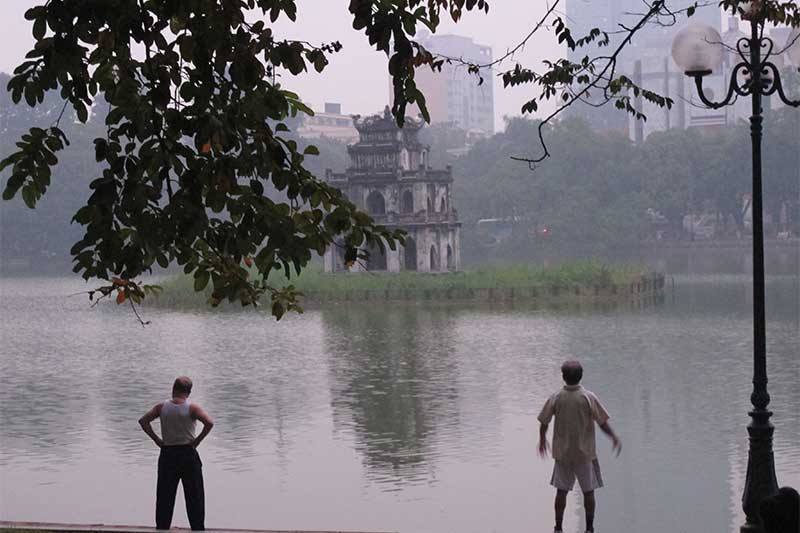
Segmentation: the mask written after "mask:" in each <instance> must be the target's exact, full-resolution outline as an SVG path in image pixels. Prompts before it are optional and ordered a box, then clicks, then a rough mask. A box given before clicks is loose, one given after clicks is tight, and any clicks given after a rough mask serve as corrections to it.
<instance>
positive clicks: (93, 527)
mask: <svg viewBox="0 0 800 533" xmlns="http://www.w3.org/2000/svg"><path fill="white" fill-rule="evenodd" d="M0 529H36V530H42V531H98V532H115V533H152V532H153V531H156V529H155V528H153V527H143V526H117V525H109V524H59V523H52V522H6V521H2V520H0ZM172 531H190V530H189V529H187V528H176V527H173V528H172ZM206 531H211V532H213V533H226V532H230V533H378V532H363V531H362V532H345V531H313V532H311V531H299V530H274V529H213V528H209V529H206Z"/></svg>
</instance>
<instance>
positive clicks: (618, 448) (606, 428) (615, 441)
mask: <svg viewBox="0 0 800 533" xmlns="http://www.w3.org/2000/svg"><path fill="white" fill-rule="evenodd" d="M599 425H600V429H601V430H603V433H605V434H606V435H608V436H609V438H611V443H612V448H613V449H614V451H615V452H616V453H617V457H619V454H620V452H622V442H621V441H620V440H619V437H617V434H616V433H614V430H613V429H611V426H610V425H608V420H606V421H605V422H603V423H602V424H599Z"/></svg>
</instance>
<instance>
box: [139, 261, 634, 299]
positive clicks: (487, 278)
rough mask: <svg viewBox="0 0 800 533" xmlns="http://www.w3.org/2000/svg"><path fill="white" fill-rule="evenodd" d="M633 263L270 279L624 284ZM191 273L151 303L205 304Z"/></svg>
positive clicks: (418, 286) (352, 283) (419, 285)
mask: <svg viewBox="0 0 800 533" xmlns="http://www.w3.org/2000/svg"><path fill="white" fill-rule="evenodd" d="M641 272H642V269H641V268H640V267H636V266H614V267H609V266H607V265H605V264H603V263H599V262H595V261H577V262H570V263H562V264H557V265H553V266H547V267H542V266H534V265H528V264H516V265H498V266H487V267H482V268H477V269H475V270H468V271H464V272H453V273H431V274H425V273H415V272H400V273H394V274H390V273H385V272H379V273H375V272H361V273H350V272H340V273H336V274H327V273H324V272H322V271H321V269H320V268H319V266H316V265H315V266H312V267H309V268H307V269H306V270H304V271H303V272H302V273H301V274H300V275H299V276H294V277H292V278H291V279H287V278H286V277H285V276H284V275H283V274H282V273H278V272H275V273H274V274H273V276H274V277H272V278H271V281H272V283H274V284H275V285H276V286H285V285H288V284H293V285H294V286H295V288H297V289H298V290H299V291H301V292H304V293H314V292H320V291H325V292H326V293H329V294H330V293H337V292H341V293H344V292H348V291H368V290H417V291H425V290H430V289H438V290H448V289H461V290H464V289H511V288H513V289H524V288H530V287H545V288H549V287H559V288H568V287H592V286H600V287H608V286H610V285H614V284H626V283H629V282H630V281H631V280H632V279H633V278H634V277H636V276H638V275H640V274H641ZM193 283H194V281H193V278H192V277H191V276H188V275H179V276H176V277H174V278H171V279H169V280H166V281H164V282H162V283H161V284H160V285H161V286H162V287H163V289H164V291H163V293H161V294H160V295H159V296H158V297H157V298H156V299H154V300H155V301H153V302H152V303H153V304H155V305H156V306H164V307H172V306H183V305H190V304H194V305H197V304H199V303H205V302H206V301H207V299H208V297H209V296H210V294H211V291H210V288H207V289H206V291H205V292H204V293H195V291H194V288H193Z"/></svg>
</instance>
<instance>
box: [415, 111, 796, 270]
mask: <svg viewBox="0 0 800 533" xmlns="http://www.w3.org/2000/svg"><path fill="white" fill-rule="evenodd" d="M538 125H539V124H538V122H537V121H533V120H528V119H524V118H512V119H509V120H508V121H507V124H506V129H505V131H504V132H502V133H498V134H496V135H494V136H492V137H490V138H488V139H485V140H483V141H479V142H478V143H477V144H475V145H474V146H472V147H471V149H470V150H469V151H468V152H467V153H466V155H464V156H461V157H452V156H451V157H449V158H447V157H445V158H441V159H439V161H438V162H439V163H441V164H452V165H453V167H454V174H455V176H456V181H455V196H456V197H455V200H454V205H455V206H456V207H457V209H458V211H459V214H460V217H461V220H462V222H463V223H464V231H463V239H464V251H465V253H466V254H467V257H469V256H470V255H471V253H475V254H476V255H485V250H484V249H483V248H484V245H485V244H487V242H486V241H487V236H486V235H484V234H481V232H480V231H479V228H478V227H477V223H478V221H479V220H481V219H492V218H495V219H496V218H500V219H506V220H507V221H508V222H509V224H510V225H511V226H513V229H514V231H513V236H512V237H510V238H509V239H508V241H507V242H506V243H504V245H497V246H494V247H493V249H494V250H495V253H497V254H499V255H501V256H503V255H511V254H512V251H513V252H514V253H516V254H517V255H520V254H522V255H523V256H524V255H526V252H527V251H530V250H532V249H540V248H547V249H551V250H554V249H559V248H561V249H564V248H570V247H576V246H578V247H583V248H590V249H598V250H601V249H607V248H609V247H618V246H636V245H638V244H639V243H641V242H642V241H643V240H647V239H655V238H657V237H658V238H665V239H688V238H690V236H689V234H688V232H687V231H686V230H685V229H684V225H683V220H684V217H685V215H688V214H690V213H694V214H709V215H712V216H713V217H714V219H715V220H717V221H718V224H719V225H720V232H718V234H717V236H718V237H724V236H728V237H735V236H736V235H737V234H738V235H742V234H743V233H745V228H744V225H745V220H744V217H745V213H746V210H747V201H746V198H747V195H749V194H750V192H751V151H750V146H751V145H750V131H749V125H748V124H747V123H745V122H742V123H740V124H737V125H736V126H733V127H727V128H719V129H709V130H700V129H688V130H678V129H672V130H668V131H663V132H658V133H654V134H652V135H650V136H649V137H648V138H647V140H646V141H645V142H644V143H642V144H641V145H635V144H634V143H632V142H631V141H630V140H629V139H628V138H627V137H626V136H625V135H623V134H608V133H598V132H595V131H592V129H591V128H590V127H589V126H588V125H587V124H586V123H585V122H583V121H581V120H577V119H571V120H563V121H560V122H555V123H554V124H552V125H548V126H547V133H546V138H547V142H548V145H549V146H550V149H551V152H552V154H553V157H552V159H549V160H547V161H545V162H544V163H542V164H540V165H538V166H536V167H535V168H534V169H530V168H529V167H528V166H527V165H524V164H520V163H518V162H515V161H512V160H511V159H510V156H512V155H516V156H519V155H521V154H523V155H524V154H526V153H527V152H529V151H530V150H531V147H532V146H537V142H538V129H537V128H538ZM764 127H765V139H764V149H763V150H764V152H763V163H764V201H765V204H764V208H765V211H766V213H765V214H766V215H767V217H769V219H770V220H772V221H773V223H772V224H771V225H770V226H769V227H768V228H767V229H768V232H769V235H771V236H774V235H775V234H776V232H778V231H780V230H781V229H782V228H781V227H780V226H779V224H778V222H779V221H780V220H781V214H782V209H783V210H784V211H783V215H784V216H785V215H787V212H786V211H787V210H786V208H785V207H784V205H786V206H787V207H789V209H788V211H789V212H788V216H790V217H792V216H793V217H794V220H793V221H792V224H793V230H794V231H795V232H797V231H798V228H797V224H798V220H797V219H798V213H797V202H798V200H799V199H800V113H797V111H796V110H793V109H788V110H775V111H771V112H769V113H768V114H767V120H766V122H765V125H764ZM454 137H457V135H454V134H453V133H452V132H448V131H443V130H441V129H440V130H439V131H437V130H436V129H435V128H430V129H429V137H428V141H429V143H430V144H431V145H432V148H431V152H432V153H434V154H436V153H438V152H442V153H446V152H445V151H444V150H442V149H440V147H444V148H447V143H449V142H451V141H450V139H452V138H454ZM434 157H436V156H433V157H432V159H433V158H434ZM439 157H441V156H439ZM723 226H724V227H725V228H727V234H726V233H725V231H724V230H723Z"/></svg>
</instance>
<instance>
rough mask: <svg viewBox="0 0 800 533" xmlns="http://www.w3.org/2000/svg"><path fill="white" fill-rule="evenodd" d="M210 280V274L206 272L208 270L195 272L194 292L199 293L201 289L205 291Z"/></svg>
mask: <svg viewBox="0 0 800 533" xmlns="http://www.w3.org/2000/svg"><path fill="white" fill-rule="evenodd" d="M210 279H211V274H210V273H209V272H208V270H197V271H196V272H195V273H194V290H195V292H200V291H202V290H203V289H205V288H206V285H208V282H209V280H210Z"/></svg>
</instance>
